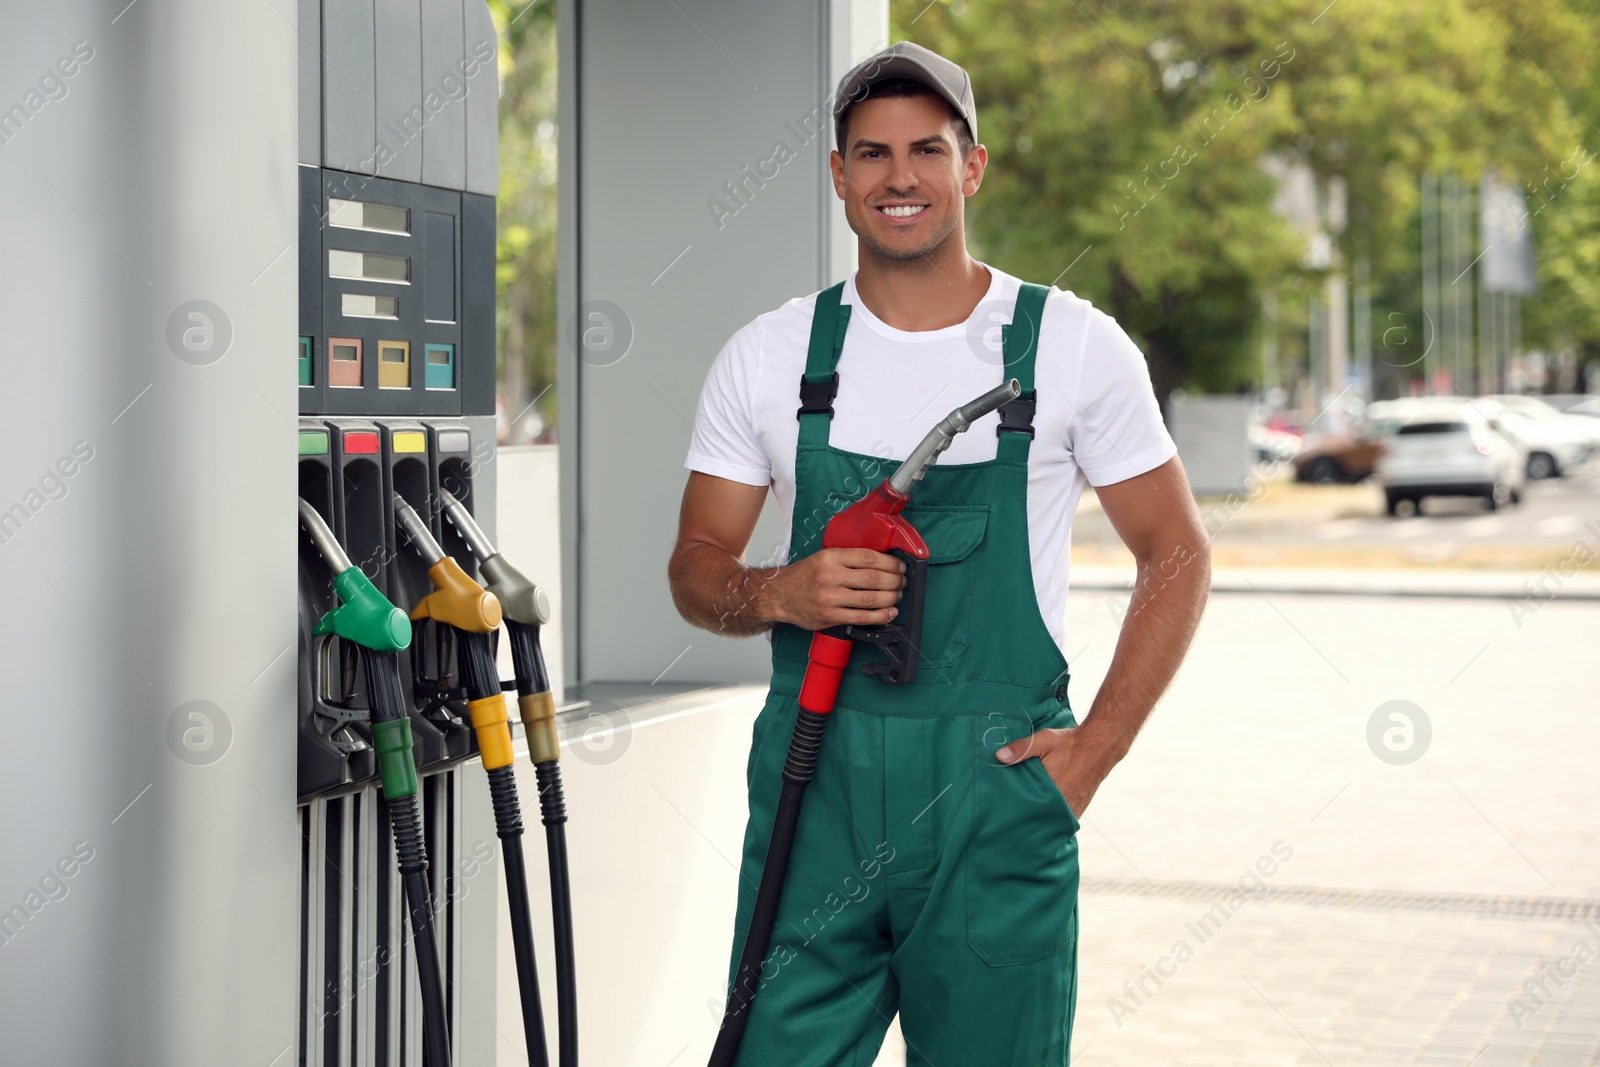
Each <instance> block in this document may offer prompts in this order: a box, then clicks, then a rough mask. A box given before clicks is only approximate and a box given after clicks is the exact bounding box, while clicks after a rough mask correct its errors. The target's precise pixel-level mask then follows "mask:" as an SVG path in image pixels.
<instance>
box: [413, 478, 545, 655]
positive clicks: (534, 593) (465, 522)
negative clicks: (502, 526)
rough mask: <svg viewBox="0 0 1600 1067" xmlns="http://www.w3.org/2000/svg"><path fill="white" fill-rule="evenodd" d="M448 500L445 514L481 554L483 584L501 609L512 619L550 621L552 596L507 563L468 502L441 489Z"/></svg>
mask: <svg viewBox="0 0 1600 1067" xmlns="http://www.w3.org/2000/svg"><path fill="white" fill-rule="evenodd" d="M439 499H440V500H442V501H443V502H444V513H445V515H446V516H447V517H448V518H449V519H450V522H451V524H452V525H453V526H455V528H456V529H457V530H459V531H460V532H461V538H462V540H464V541H466V543H467V547H468V548H470V549H471V550H472V554H473V555H474V556H477V557H478V569H479V570H481V571H482V572H483V584H484V585H485V586H486V587H487V588H488V590H489V592H491V593H493V594H494V595H495V599H496V600H498V601H500V610H501V611H502V612H503V613H504V615H505V617H506V618H508V619H510V620H511V621H512V622H520V623H526V624H527V625H529V626H543V625H544V624H545V623H547V622H549V621H550V597H549V596H548V595H547V594H546V593H545V591H544V589H543V588H542V587H541V586H539V585H536V584H535V583H534V582H532V581H531V580H529V579H528V578H527V576H525V575H524V574H523V573H522V572H521V571H519V570H517V569H516V568H515V567H513V566H512V565H511V564H509V563H507V562H506V559H505V557H504V556H502V555H501V554H500V553H499V552H497V551H495V547H494V543H493V542H491V541H490V540H489V537H488V535H487V534H485V533H484V532H483V527H481V526H479V525H478V520H477V519H474V518H473V517H472V512H470V511H468V510H467V508H466V505H465V504H463V503H461V501H459V500H457V499H456V498H455V495H454V494H453V493H451V492H450V491H449V490H448V489H440V490H439Z"/></svg>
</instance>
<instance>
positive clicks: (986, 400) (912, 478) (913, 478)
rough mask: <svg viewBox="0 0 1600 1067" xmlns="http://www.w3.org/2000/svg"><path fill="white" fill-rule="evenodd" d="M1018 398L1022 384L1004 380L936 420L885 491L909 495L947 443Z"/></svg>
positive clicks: (947, 445)
mask: <svg viewBox="0 0 1600 1067" xmlns="http://www.w3.org/2000/svg"><path fill="white" fill-rule="evenodd" d="M1021 395H1022V383H1021V382H1019V381H1017V380H1016V379H1015V378H1010V379H1007V380H1006V381H1004V382H1002V383H1001V384H1000V385H997V386H995V387H994V388H993V389H991V390H989V391H988V392H987V393H984V394H983V395H982V396H980V397H978V398H977V399H976V400H972V401H969V402H968V403H965V404H962V405H961V406H960V407H958V408H956V409H955V410H954V411H952V412H951V413H950V414H948V415H946V416H945V417H944V418H943V419H942V420H940V422H939V425H937V426H935V427H934V428H933V429H931V430H929V431H928V436H926V437H924V438H923V439H922V440H921V441H920V442H919V443H918V444H917V447H916V448H913V449H912V450H911V455H909V456H907V457H906V461H905V462H904V463H902V464H900V466H899V468H898V469H897V470H896V471H895V472H894V474H892V475H890V477H889V488H891V489H893V490H894V491H895V492H897V493H899V494H900V495H901V496H905V495H906V494H908V493H910V492H911V487H912V486H913V485H915V484H917V482H919V481H921V480H922V476H923V475H924V474H926V473H927V472H928V468H929V467H931V466H933V461H934V460H936V459H938V458H939V456H940V455H941V454H942V453H943V452H944V450H945V449H947V448H949V447H950V442H952V441H954V440H955V439H956V434H958V433H962V432H964V431H965V430H966V429H967V428H968V427H969V426H971V425H972V424H973V423H975V422H977V421H978V420H979V419H981V418H983V417H984V416H985V415H987V414H989V412H991V411H993V410H995V409H996V408H998V407H999V406H1000V405H1001V404H1004V403H1005V402H1006V401H1008V400H1015V399H1016V398H1017V397H1019V396H1021Z"/></svg>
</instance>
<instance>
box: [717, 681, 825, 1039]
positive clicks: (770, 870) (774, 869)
mask: <svg viewBox="0 0 1600 1067" xmlns="http://www.w3.org/2000/svg"><path fill="white" fill-rule="evenodd" d="M827 725H828V716H827V715H826V714H819V713H818V712H814V711H807V710H805V709H804V708H801V709H800V712H799V715H798V717H797V718H796V719H795V724H794V734H793V735H792V736H791V737H790V739H789V755H788V758H787V759H786V760H785V761H784V765H783V791H782V792H781V793H780V794H779V795H778V811H777V814H776V815H775V816H773V820H772V839H771V841H769V842H768V844H767V858H766V861H765V862H764V863H763V864H762V867H761V884H760V886H759V888H757V890H756V903H755V908H754V909H753V910H752V911H751V913H750V927H749V929H748V930H747V931H746V932H745V939H744V951H742V952H741V953H740V954H739V966H738V968H737V969H736V970H735V972H734V979H733V988H732V989H730V990H729V991H728V1004H727V1007H726V1008H725V1009H724V1010H723V1014H722V1028H721V1029H720V1030H719V1031H718V1032H717V1043H716V1045H715V1046H713V1047H712V1049H711V1060H710V1062H709V1065H708V1067H733V1058H734V1057H735V1056H736V1055H738V1053H739V1042H740V1041H741V1040H742V1039H743V1038H744V1028H745V1026H746V1025H747V1024H748V1023H749V1022H750V1010H751V1008H752V1007H753V1006H754V1004H755V999H756V994H757V993H758V992H760V989H761V964H762V963H763V961H765V959H766V956H767V949H769V948H770V947H771V946H772V930H773V927H774V925H776V923H777V919H778V903H779V900H780V899H781V898H782V896H783V882H784V879H785V878H786V877H787V876H788V874H789V858H790V856H791V855H792V854H793V852H794V837H795V830H796V828H798V827H799V825H800V804H801V801H803V800H804V799H805V795H806V786H808V785H810V784H811V778H812V776H813V775H814V774H815V773H816V770H817V753H818V752H819V751H820V750H821V748H822V731H823V728H824V727H826V726H827Z"/></svg>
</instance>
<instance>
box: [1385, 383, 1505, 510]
mask: <svg viewBox="0 0 1600 1067" xmlns="http://www.w3.org/2000/svg"><path fill="white" fill-rule="evenodd" d="M1527 477H1528V475H1527V466H1526V464H1525V463H1524V461H1523V458H1522V453H1521V452H1520V451H1518V450H1517V448H1516V447H1515V446H1514V445H1513V444H1512V443H1511V442H1510V441H1509V440H1507V438H1506V436H1505V435H1504V434H1502V433H1501V432H1499V431H1497V430H1496V429H1495V428H1494V426H1493V424H1492V423H1491V421H1490V419H1489V418H1488V417H1487V416H1485V415H1484V414H1483V413H1482V412H1480V411H1478V410H1477V406H1476V405H1474V404H1469V403H1465V402H1458V403H1456V404H1454V405H1448V406H1447V405H1429V406H1423V407H1420V408H1418V409H1416V410H1414V411H1413V412H1411V413H1410V414H1409V415H1407V416H1403V417H1401V418H1399V420H1398V425H1397V426H1396V428H1395V431H1394V434H1393V435H1392V436H1391V437H1389V439H1388V443H1387V445H1386V447H1385V448H1384V451H1383V454H1382V456H1380V457H1379V459H1378V464H1377V478H1378V481H1379V483H1380V484H1381V485H1382V486H1383V496H1384V503H1385V505H1386V510H1387V511H1388V513H1389V514H1390V515H1398V514H1399V513H1400V508H1401V505H1402V504H1405V503H1408V502H1409V503H1410V504H1411V505H1412V506H1414V507H1416V508H1417V509H1418V510H1419V511H1420V510H1421V506H1422V500H1423V498H1424V497H1430V496H1475V497H1481V498H1482V499H1483V500H1485V501H1486V502H1487V503H1488V505H1489V508H1490V510H1494V509H1495V508H1500V507H1504V506H1506V505H1508V504H1516V503H1518V502H1519V501H1520V500H1521V499H1522V490H1523V488H1524V487H1525V485H1526V484H1527Z"/></svg>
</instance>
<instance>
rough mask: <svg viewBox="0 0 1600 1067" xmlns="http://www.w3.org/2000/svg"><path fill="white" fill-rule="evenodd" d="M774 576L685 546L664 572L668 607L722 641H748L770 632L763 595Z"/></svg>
mask: <svg viewBox="0 0 1600 1067" xmlns="http://www.w3.org/2000/svg"><path fill="white" fill-rule="evenodd" d="M777 570H778V568H776V567H749V566H746V565H745V563H744V561H742V560H740V559H739V558H737V557H736V556H734V555H733V554H731V553H729V552H727V551H726V550H724V549H721V548H718V547H716V546H715V545H708V544H706V543H704V542H695V543H692V544H687V545H684V546H682V547H681V548H680V549H679V550H678V552H677V554H676V555H675V556H674V557H673V559H672V563H671V565H670V566H669V567H668V579H669V581H670V583H671V586H672V601H673V603H674V604H676V605H677V608H678V613H679V614H680V615H682V616H683V617H684V619H685V620H687V621H688V622H689V623H690V624H691V625H693V626H698V627H700V628H701V629H702V630H710V631H711V632H712V633H715V634H721V635H722V636H724V637H749V636H751V635H753V634H758V633H761V632H762V631H763V630H768V629H771V627H772V622H773V615H772V613H771V611H770V610H769V604H768V602H767V599H766V598H765V597H764V596H763V595H762V590H763V588H764V587H765V586H766V584H767V582H768V581H769V580H770V579H771V577H772V576H773V575H774V574H775V573H776V572H777Z"/></svg>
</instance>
